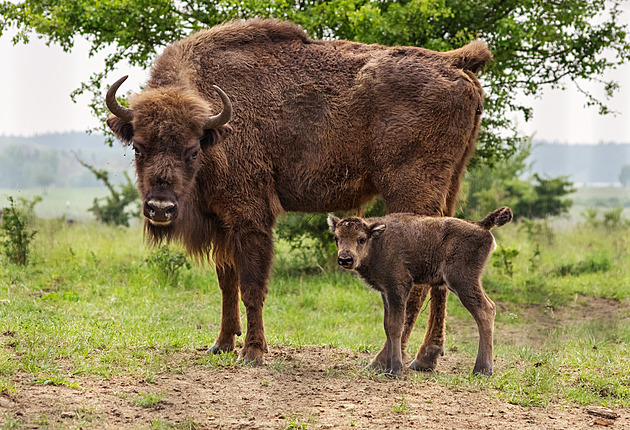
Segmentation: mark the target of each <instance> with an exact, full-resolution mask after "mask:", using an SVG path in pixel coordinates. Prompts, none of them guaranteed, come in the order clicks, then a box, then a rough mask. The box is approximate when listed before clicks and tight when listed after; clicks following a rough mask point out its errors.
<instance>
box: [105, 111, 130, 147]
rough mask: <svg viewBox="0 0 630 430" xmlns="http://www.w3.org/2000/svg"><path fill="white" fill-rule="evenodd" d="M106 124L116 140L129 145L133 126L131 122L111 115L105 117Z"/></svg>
mask: <svg viewBox="0 0 630 430" xmlns="http://www.w3.org/2000/svg"><path fill="white" fill-rule="evenodd" d="M107 126H108V127H109V128H110V130H111V131H113V132H114V134H115V135H116V137H117V138H118V140H120V141H121V142H123V143H124V144H126V145H129V144H130V143H131V141H132V140H133V126H132V125H131V123H129V122H125V121H123V120H122V119H120V118H118V117H117V116H116V115H112V116H110V117H109V118H107Z"/></svg>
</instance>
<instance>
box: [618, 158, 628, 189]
mask: <svg viewBox="0 0 630 430" xmlns="http://www.w3.org/2000/svg"><path fill="white" fill-rule="evenodd" d="M619 182H621V185H623V186H624V187H629V186H630V164H626V165H624V166H623V167H622V168H621V173H619Z"/></svg>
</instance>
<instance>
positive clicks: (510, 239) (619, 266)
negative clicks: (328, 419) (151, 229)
mask: <svg viewBox="0 0 630 430" xmlns="http://www.w3.org/2000/svg"><path fill="white" fill-rule="evenodd" d="M552 224H553V225H556V224H557V223H552ZM36 228H37V230H38V233H37V235H36V240H35V244H34V252H33V254H32V260H31V263H30V264H29V265H28V266H27V267H19V266H15V265H12V264H9V263H8V262H7V261H6V259H2V260H0V264H1V266H0V344H1V346H0V393H2V394H1V395H0V397H1V396H2V395H4V396H19V395H20V392H22V391H25V390H26V389H27V387H29V386H34V385H35V386H43V387H44V386H54V387H69V388H75V389H80V385H81V381H82V380H83V379H84V378H101V379H103V380H115V379H116V378H120V377H125V378H133V379H134V380H137V381H143V382H144V383H151V382H152V381H154V380H155V379H156V377H157V375H164V374H172V373H182V372H186V371H187V370H190V369H194V368H198V367H200V366H201V367H203V368H218V369H223V368H226V367H227V368H238V367H239V366H242V365H241V364H239V363H237V361H236V357H235V356H234V355H233V354H227V355H223V356H205V355H204V354H203V353H200V351H204V350H205V349H206V348H207V347H209V346H210V345H211V344H212V343H213V341H214V338H215V336H216V335H217V333H218V327H219V323H220V318H221V315H220V308H221V307H220V302H221V298H220V291H219V288H218V285H217V281H216V277H215V274H214V270H213V269H212V267H202V266H198V265H193V266H192V267H191V268H190V269H187V268H186V267H182V269H181V270H180V276H179V278H178V279H177V280H176V282H171V283H169V282H165V281H164V277H162V278H160V277H159V274H158V272H157V270H156V268H155V266H154V265H151V264H150V263H149V262H148V260H147V258H148V257H149V256H150V255H155V254H154V251H151V250H150V249H147V248H146V247H145V246H144V245H143V239H142V231H141V228H139V227H132V228H114V227H107V226H103V225H99V224H96V223H93V222H86V223H78V224H74V225H72V226H67V225H66V224H65V223H64V222H62V221H61V220H43V221H39V223H38V225H37V226H36ZM495 236H496V238H497V242H498V243H499V245H500V248H499V249H498V250H497V251H496V252H495V254H494V255H493V257H492V260H491V261H490V263H489V264H488V266H487V268H486V270H485V272H484V273H485V275H484V287H485V288H486V290H487V292H488V294H489V296H490V297H491V298H492V299H493V300H494V301H495V302H496V303H497V309H498V312H497V320H496V328H495V374H494V376H492V377H489V378H486V377H478V376H472V375H471V374H470V373H471V371H472V366H473V363H474V357H475V355H476V351H477V330H476V326H475V324H474V321H473V320H472V318H471V317H470V315H469V314H468V312H467V311H466V310H465V309H464V308H463V307H462V306H461V304H460V303H459V301H458V300H457V298H456V297H454V296H453V295H451V296H450V297H449V304H448V315H449V316H448V319H447V343H446V357H445V360H450V361H447V363H448V366H443V367H440V365H439V366H438V371H437V372H434V373H429V374H425V373H416V372H409V373H408V374H406V376H405V382H404V383H406V384H415V383H421V382H422V383H423V382H426V381H429V382H431V383H435V384H438V385H439V386H442V387H444V388H445V389H449V390H455V391H456V392H459V391H464V392H478V393H482V394H483V395H484V396H489V397H491V398H499V399H503V400H505V401H507V402H508V403H511V404H514V405H520V406H525V407H535V408H546V407H550V406H562V407H565V406H566V405H602V406H607V407H613V408H626V407H628V406H630V354H629V351H628V349H629V346H630V324H629V322H630V309H629V308H628V304H629V303H630V252H629V247H630V229H629V228H628V224H627V222H626V221H624V222H623V223H622V224H620V225H618V226H617V227H616V228H613V229H611V228H606V227H604V226H602V225H586V224H583V223H571V224H570V225H567V226H565V227H564V228H560V229H552V228H550V227H549V224H548V223H543V222H538V223H534V224H514V223H513V224H509V225H507V226H505V227H502V228H500V229H497V230H495ZM176 251H177V249H176V248H172V249H171V252H172V253H176ZM174 255H175V254H174ZM302 262H303V258H302V257H301V256H300V255H298V254H292V253H291V252H290V251H289V247H288V246H287V245H286V244H284V243H279V244H278V249H277V253H276V263H275V266H274V273H273V276H272V278H271V281H270V284H269V295H268V297H267V301H266V305H265V310H264V318H265V329H266V335H267V340H268V342H269V344H270V346H271V348H272V349H273V348H274V347H295V348H301V347H305V346H307V345H318V346H321V347H323V348H324V347H325V348H329V347H334V348H339V349H340V350H349V351H351V352H352V353H353V354H354V355H355V357H358V358H356V359H354V360H353V359H349V360H351V361H356V365H357V368H359V369H362V368H363V366H365V365H366V364H367V363H368V362H369V359H370V358H371V357H372V356H373V354H375V353H376V352H377V351H378V350H379V349H380V347H381V346H382V343H383V340H384V333H383V329H382V324H383V322H382V321H383V319H382V318H383V316H382V312H383V311H382V304H381V301H380V297H379V296H378V294H377V293H375V292H373V291H370V290H369V289H368V288H366V287H365V286H364V285H363V283H362V282H361V281H360V280H359V279H358V278H357V277H356V276H354V275H352V274H350V273H346V272H341V271H340V270H338V269H335V268H313V267H310V268H305V267H303V266H302ZM243 315H244V309H243ZM427 316H428V310H427V309H424V310H423V312H422V313H421V315H420V317H419V318H418V324H417V327H416V330H415V331H414V333H413V334H412V338H411V342H410V345H409V349H408V350H409V352H410V353H411V354H415V352H416V351H417V349H418V348H419V346H420V343H421V341H422V336H423V334H424V328H425V321H426V319H427ZM243 320H244V317H243ZM243 323H244V325H243V326H244V327H246V325H245V321H243ZM242 339H243V337H240V338H238V340H237V342H242ZM238 346H239V347H240V346H242V344H239V345H238ZM191 356H192V357H194V358H193V359H192V360H191V359H190V357H191ZM449 357H450V358H449ZM453 360H454V361H453ZM268 366H270V369H277V370H278V371H279V372H282V371H283V369H286V363H284V362H282V361H278V360H275V361H274V360H271V362H269V363H268ZM283 366H284V367H283ZM366 372H367V373H366ZM327 375H328V373H327ZM352 375H354V376H351V378H356V377H357V376H356V372H355V373H353V374H352ZM330 377H331V378H334V377H339V375H337V374H336V373H335V372H334V371H330ZM346 377H348V376H347V375H346ZM359 377H363V378H372V377H374V376H372V375H370V374H369V372H368V371H359ZM262 384H263V385H264V381H263V383H262ZM145 394H147V393H143V396H144V397H143V396H139V397H138V396H137V398H135V399H134V400H133V401H134V402H142V401H147V402H151V401H155V403H159V402H160V399H161V397H159V396H158V395H157V394H155V395H156V396H157V397H155V398H152V397H151V398H148V399H147V396H146V395H145ZM158 394H159V393H158ZM403 400H404V397H403ZM130 402H131V400H130ZM563 405H564V406H563ZM136 407H141V406H137V405H136ZM1 418H2V417H0V420H1ZM19 419H20V418H19V417H17V418H16V417H15V416H13V415H6V416H5V421H6V423H9V424H5V427H4V428H20V427H10V426H9V425H10V424H11V423H12V422H18V423H19ZM12 420H13V421H12ZM16 420H17V421H16ZM23 421H24V422H27V421H28V420H26V418H24V420H23ZM0 422H1V421H0ZM93 424H94V423H93ZM308 425H309V424H308V423H306V426H308ZM94 427H95V428H99V425H98V421H97V422H96V423H95V424H94ZM153 428H161V427H157V426H153ZM164 428H174V427H164ZM198 428H203V427H198ZM286 428H297V427H286ZM301 428H306V427H301Z"/></svg>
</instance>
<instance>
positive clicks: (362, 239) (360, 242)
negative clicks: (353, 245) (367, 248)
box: [359, 237, 365, 245]
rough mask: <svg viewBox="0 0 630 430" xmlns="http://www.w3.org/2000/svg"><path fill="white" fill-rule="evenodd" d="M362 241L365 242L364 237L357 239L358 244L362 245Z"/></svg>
mask: <svg viewBox="0 0 630 430" xmlns="http://www.w3.org/2000/svg"><path fill="white" fill-rule="evenodd" d="M364 243H365V238H364V237H362V238H361V239H359V245H363V244H364Z"/></svg>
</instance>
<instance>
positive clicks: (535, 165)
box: [527, 141, 630, 186]
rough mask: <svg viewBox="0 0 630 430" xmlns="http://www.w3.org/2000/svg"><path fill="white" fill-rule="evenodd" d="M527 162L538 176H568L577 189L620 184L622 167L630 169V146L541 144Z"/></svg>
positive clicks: (613, 144)
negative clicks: (629, 167)
mask: <svg viewBox="0 0 630 430" xmlns="http://www.w3.org/2000/svg"><path fill="white" fill-rule="evenodd" d="M527 162H528V163H529V164H531V167H532V170H533V171H534V172H536V173H540V174H544V175H548V176H550V177H557V176H568V177H569V180H570V181H572V182H573V183H575V184H576V185H578V186H582V185H593V184H600V183H603V184H611V185H612V184H618V183H619V174H620V173H621V169H622V167H623V166H624V165H630V143H625V144H618V143H600V144H597V145H566V144H559V143H547V142H544V141H538V142H535V143H534V145H533V148H532V154H531V155H530V157H529V158H528V159H527Z"/></svg>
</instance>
